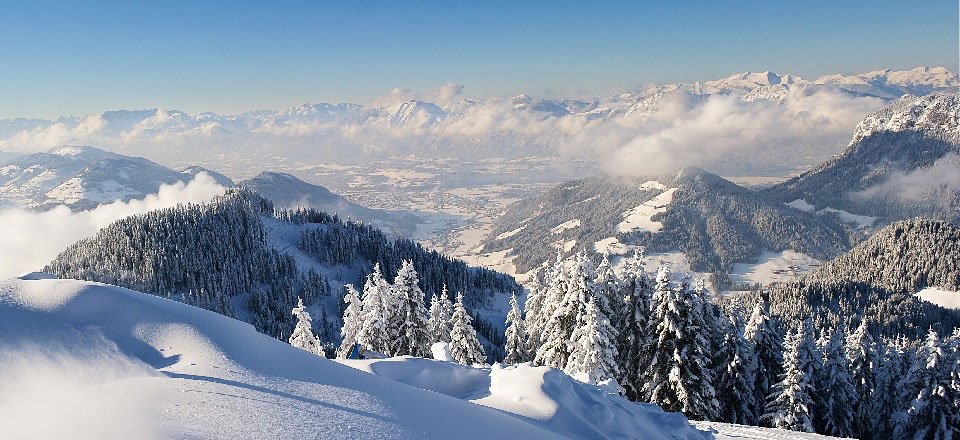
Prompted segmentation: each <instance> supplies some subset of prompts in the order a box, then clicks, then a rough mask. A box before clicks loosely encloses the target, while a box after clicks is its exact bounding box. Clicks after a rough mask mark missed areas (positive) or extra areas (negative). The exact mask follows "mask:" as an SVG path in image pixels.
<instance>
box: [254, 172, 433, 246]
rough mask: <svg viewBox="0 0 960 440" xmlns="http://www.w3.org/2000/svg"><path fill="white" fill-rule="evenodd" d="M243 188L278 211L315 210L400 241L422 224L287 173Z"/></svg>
mask: <svg viewBox="0 0 960 440" xmlns="http://www.w3.org/2000/svg"><path fill="white" fill-rule="evenodd" d="M239 185H240V186H242V187H244V188H249V189H252V190H254V191H256V192H257V193H259V194H260V195H262V196H264V197H266V198H267V199H269V200H270V201H272V202H273V203H274V205H276V206H277V207H278V208H283V209H295V208H313V209H316V210H319V211H325V212H328V213H330V214H336V215H338V216H340V217H341V218H343V219H352V220H354V221H363V222H367V223H370V224H372V225H374V226H376V227H378V228H380V229H384V230H387V231H389V232H390V233H392V234H394V235H396V236H398V237H410V236H411V235H412V234H413V232H414V231H416V228H417V223H420V222H421V221H422V220H421V219H420V217H419V216H417V215H415V214H410V213H404V212H396V211H385V210H376V209H370V208H365V207H363V206H360V205H357V204H356V203H353V202H350V201H349V200H347V199H345V198H343V197H341V196H339V195H337V194H334V193H332V192H330V190H328V189H326V188H324V187H322V186H319V185H313V184H310V183H307V182H304V181H302V180H300V179H298V178H296V177H294V176H292V175H290V174H286V173H276V172H263V173H260V174H258V175H256V176H255V177H252V178H250V179H247V180H243V181H241V182H240V183H239Z"/></svg>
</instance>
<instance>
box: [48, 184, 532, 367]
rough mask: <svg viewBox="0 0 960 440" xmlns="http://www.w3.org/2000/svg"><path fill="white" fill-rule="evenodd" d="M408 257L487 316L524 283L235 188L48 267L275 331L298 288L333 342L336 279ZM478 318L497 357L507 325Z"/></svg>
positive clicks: (83, 247)
mask: <svg viewBox="0 0 960 440" xmlns="http://www.w3.org/2000/svg"><path fill="white" fill-rule="evenodd" d="M404 259H409V260H413V262H414V267H415V268H416V270H417V272H418V273H419V283H420V287H421V289H422V290H423V291H424V292H427V294H428V295H432V294H435V293H439V292H440V291H441V290H442V288H443V286H444V285H446V286H447V288H448V290H449V294H450V295H454V294H455V293H456V292H463V293H464V296H465V299H466V302H467V305H468V307H469V308H470V309H471V310H472V311H473V312H474V313H481V312H482V314H484V315H486V316H489V314H490V313H492V314H493V315H494V316H492V317H490V318H489V319H492V320H493V322H502V320H503V317H502V316H497V314H498V313H501V312H500V311H499V309H498V308H497V307H496V306H497V305H499V304H500V303H501V302H504V300H503V298H504V297H508V296H509V295H510V293H511V292H515V291H520V288H519V286H518V285H517V284H516V282H515V281H514V280H513V279H512V278H510V277H508V276H506V275H503V274H499V273H496V272H493V271H489V270H486V269H480V268H472V267H469V266H467V265H466V263H464V262H462V261H459V260H454V259H451V258H448V257H446V256H444V255H441V254H439V253H437V252H433V251H427V250H425V249H423V248H422V247H421V246H420V245H419V244H416V243H414V242H412V241H410V240H406V239H396V240H394V239H392V238H388V237H387V236H386V235H384V234H383V233H382V232H381V231H379V230H377V229H375V228H373V227H371V226H369V225H364V224H359V223H353V222H344V221H342V220H340V219H338V218H336V217H334V216H331V215H329V214H326V213H323V212H320V211H313V210H298V211H279V212H278V213H277V214H276V215H274V207H273V204H272V203H271V202H270V201H268V200H266V199H264V198H263V197H261V196H259V195H257V194H255V193H253V192H252V191H251V190H249V189H242V188H241V189H231V190H228V192H227V193H226V194H225V195H224V196H221V197H217V198H215V199H214V200H212V201H211V202H210V203H208V204H201V205H186V206H183V205H181V206H178V207H174V208H168V209H163V210H157V211H152V212H149V213H147V214H143V215H137V216H133V217H128V218H125V219H122V220H119V221H117V222H115V223H113V224H111V225H109V226H107V227H105V228H104V229H102V230H101V231H100V232H98V233H97V234H96V235H95V236H94V237H92V238H90V239H86V240H82V241H80V242H78V243H76V244H74V245H72V246H70V247H69V248H67V249H66V250H65V251H63V252H62V253H61V254H60V255H59V256H58V257H57V258H56V259H55V260H54V261H52V262H51V263H50V264H49V265H48V267H47V269H46V271H48V272H51V273H54V274H57V275H58V276H61V277H64V278H76V279H84V280H91V281H100V282H105V283H109V284H114V285H118V286H123V287H127V288H132V289H136V290H140V291H143V292H147V293H151V294H155V295H158V296H162V297H166V298H172V299H176V300H178V301H182V302H185V303H188V304H192V305H196V306H199V307H202V308H205V309H208V310H213V311H216V312H218V313H222V314H224V315H227V316H235V317H237V318H239V319H242V320H244V321H247V322H249V323H251V324H253V325H254V326H255V327H256V328H257V330H259V331H261V332H263V333H265V334H268V335H270V336H274V337H278V338H282V337H283V336H284V335H289V334H290V332H291V329H292V328H293V318H292V316H291V315H290V310H291V309H292V308H293V307H294V306H295V305H296V303H297V297H298V296H299V297H301V298H303V300H304V301H305V302H306V303H307V304H308V305H310V306H311V312H313V313H314V314H315V316H316V317H317V318H316V320H317V324H318V327H319V328H320V329H321V330H320V335H321V339H322V340H323V341H325V342H338V341H339V338H340V336H339V333H338V330H339V328H340V326H341V322H340V316H341V307H342V304H341V293H342V292H341V291H342V286H343V284H346V283H353V284H354V285H355V286H362V285H363V282H364V279H365V277H366V274H368V273H370V272H371V271H372V270H373V266H374V264H378V265H379V266H380V267H381V269H382V270H383V273H384V274H385V276H387V277H389V278H391V279H392V278H393V276H394V274H396V273H397V270H398V269H399V268H400V262H401V260H404ZM428 299H429V298H428ZM488 309H489V310H493V311H492V312H488ZM502 313H504V314H505V313H506V312H505V311H503V312H502ZM476 321H477V323H476V324H477V327H478V328H479V330H480V331H481V334H483V335H484V336H485V338H486V341H487V343H488V347H489V350H488V353H490V354H491V355H493V356H496V354H497V353H499V350H500V349H499V347H498V346H499V345H501V344H502V342H501V340H502V334H501V331H502V330H500V329H498V328H497V327H496V326H495V325H493V324H491V323H489V322H487V321H486V320H485V319H484V318H482V317H480V316H478V317H477V318H476Z"/></svg>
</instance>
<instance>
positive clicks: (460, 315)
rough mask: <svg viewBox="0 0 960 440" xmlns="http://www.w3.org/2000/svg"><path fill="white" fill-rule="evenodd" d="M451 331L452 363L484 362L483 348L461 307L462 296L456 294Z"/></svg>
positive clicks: (464, 309) (465, 312)
mask: <svg viewBox="0 0 960 440" xmlns="http://www.w3.org/2000/svg"><path fill="white" fill-rule="evenodd" d="M451 321H452V326H453V329H452V331H451V333H450V355H451V356H453V360H454V362H457V363H460V364H464V365H473V364H482V363H484V362H485V361H486V355H485V354H484V353H483V346H482V345H480V340H479V339H477V331H476V330H474V328H473V325H471V321H472V319H471V318H470V314H469V313H467V309H466V308H464V307H463V294H462V293H459V292H458V293H457V302H456V304H454V306H453V317H452V318H451Z"/></svg>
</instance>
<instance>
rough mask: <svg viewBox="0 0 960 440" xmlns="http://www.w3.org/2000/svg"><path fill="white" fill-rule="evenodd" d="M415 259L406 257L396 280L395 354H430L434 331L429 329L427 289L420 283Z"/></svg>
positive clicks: (394, 290)
mask: <svg viewBox="0 0 960 440" xmlns="http://www.w3.org/2000/svg"><path fill="white" fill-rule="evenodd" d="M418 283H419V279H418V278H417V271H416V270H415V269H414V268H413V262H412V261H410V260H404V261H403V262H402V263H401V265H400V270H399V271H397V277H396V278H395V279H394V281H393V297H394V300H395V301H396V304H397V309H396V313H397V314H396V315H394V317H395V320H392V321H391V322H393V323H396V324H395V325H397V327H395V330H394V332H395V334H396V335H397V339H396V340H395V341H394V344H392V347H393V350H392V351H391V354H392V355H394V356H397V355H404V354H406V355H410V356H419V357H426V356H428V355H429V353H430V334H429V333H428V332H427V309H426V307H425V306H424V295H423V291H421V290H420V286H419V285H418Z"/></svg>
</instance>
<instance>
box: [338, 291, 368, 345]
mask: <svg viewBox="0 0 960 440" xmlns="http://www.w3.org/2000/svg"><path fill="white" fill-rule="evenodd" d="M346 290H347V293H346V294H345V295H344V296H343V301H344V303H346V304H347V308H346V309H344V311H343V327H341V328H340V336H341V338H342V341H341V342H340V348H339V349H338V350H337V357H338V358H340V359H346V358H347V357H348V356H350V353H351V352H353V347H354V346H356V345H357V336H358V334H359V333H360V329H361V328H362V327H363V321H362V319H363V305H362V303H361V300H360V294H359V293H358V292H357V289H355V288H354V287H353V284H347V285H346Z"/></svg>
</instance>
